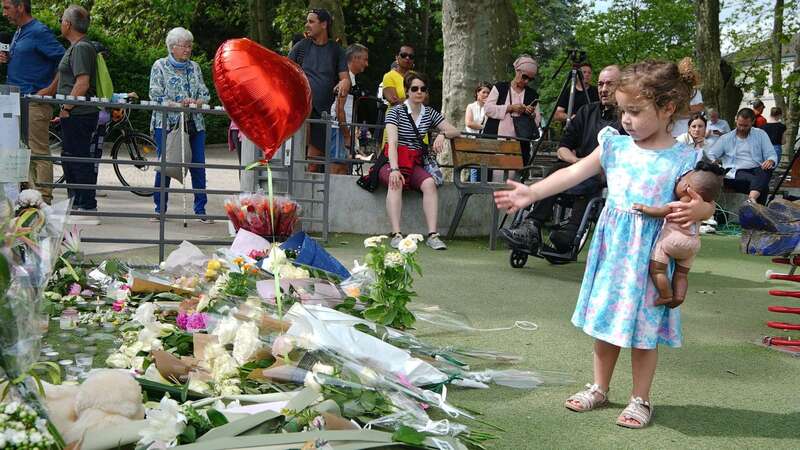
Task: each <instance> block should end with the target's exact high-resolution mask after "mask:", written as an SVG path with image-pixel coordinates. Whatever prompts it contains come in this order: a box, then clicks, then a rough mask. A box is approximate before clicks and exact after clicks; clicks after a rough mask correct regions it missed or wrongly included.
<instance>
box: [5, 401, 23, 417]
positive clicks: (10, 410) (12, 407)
mask: <svg viewBox="0 0 800 450" xmlns="http://www.w3.org/2000/svg"><path fill="white" fill-rule="evenodd" d="M17 409H19V403H17V402H11V403H9V404H7V405H6V409H5V411H4V412H5V413H6V414H9V415H10V414H14V413H15V412H17Z"/></svg>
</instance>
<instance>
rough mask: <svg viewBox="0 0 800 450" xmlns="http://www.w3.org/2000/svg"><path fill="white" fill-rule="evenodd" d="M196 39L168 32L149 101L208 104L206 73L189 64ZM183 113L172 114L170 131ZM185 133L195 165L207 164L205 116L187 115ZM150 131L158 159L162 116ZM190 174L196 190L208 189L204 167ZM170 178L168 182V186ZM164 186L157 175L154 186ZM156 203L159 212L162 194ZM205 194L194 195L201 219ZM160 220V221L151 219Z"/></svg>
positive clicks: (155, 116)
mask: <svg viewBox="0 0 800 450" xmlns="http://www.w3.org/2000/svg"><path fill="white" fill-rule="evenodd" d="M193 42H194V36H192V33H191V32H190V31H189V30H187V29H185V28H181V27H178V28H173V29H172V30H170V31H169V33H167V51H168V55H167V57H166V58H161V59H159V60H157V61H156V62H155V63H153V68H152V69H151V70H150V100H152V101H157V102H168V103H170V104H173V105H176V106H177V105H181V106H188V105H190V104H195V105H198V106H200V105H202V104H204V103H208V100H209V98H210V95H209V92H208V88H207V87H206V85H205V83H204V82H203V74H202V72H200V66H199V65H198V64H197V63H196V62H194V61H190V60H189V58H190V56H191V55H192V44H193ZM180 117H181V116H180V114H178V113H170V114H168V115H167V125H166V128H167V131H169V130H174V129H176V128H178V126H179V124H178V122H179V121H180ZM186 118H187V119H186V128H185V129H186V131H187V132H188V133H189V143H190V145H191V147H192V161H191V162H193V163H205V162H206V155H205V145H206V144H205V141H206V132H205V126H204V124H203V116H202V114H189V115H188V116H186ZM150 130H151V131H152V132H153V138H154V140H155V141H156V145H157V147H158V154H159V157H160V156H161V150H162V149H161V138H162V133H163V132H164V124H163V123H162V114H161V113H160V112H154V113H153V117H152V118H151V120H150ZM189 173H190V174H191V177H192V188H193V189H205V188H206V170H205V169H204V168H199V167H198V168H190V169H189ZM169 182H170V178H167V179H166V183H167V184H166V185H167V187H169ZM159 186H161V174H160V173H156V181H155V187H159ZM153 200H154V201H155V205H156V208H155V209H156V212H159V211H160V206H161V205H160V200H161V197H160V194H159V193H158V192H155V193H154V194H153ZM166 202H167V197H166V196H165V197H164V203H165V204H164V211H166V210H167V205H166ZM207 202H208V197H207V196H206V194H195V195H194V213H195V214H196V215H198V216H205V214H206V203H207ZM151 220H156V221H157V220H158V219H151ZM200 222H202V223H213V220H211V219H206V218H204V217H200Z"/></svg>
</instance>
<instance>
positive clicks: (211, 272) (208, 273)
mask: <svg viewBox="0 0 800 450" xmlns="http://www.w3.org/2000/svg"><path fill="white" fill-rule="evenodd" d="M217 275H218V273H217V271H216V270H211V269H208V270H206V278H208V279H212V278H216V277H217Z"/></svg>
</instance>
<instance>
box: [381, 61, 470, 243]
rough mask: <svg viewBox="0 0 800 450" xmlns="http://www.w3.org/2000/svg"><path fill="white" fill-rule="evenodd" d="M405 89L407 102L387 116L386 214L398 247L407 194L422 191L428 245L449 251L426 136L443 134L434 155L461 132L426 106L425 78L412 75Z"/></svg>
mask: <svg viewBox="0 0 800 450" xmlns="http://www.w3.org/2000/svg"><path fill="white" fill-rule="evenodd" d="M403 87H404V88H405V90H406V93H407V98H406V101H405V102H403V103H400V104H399V105H397V106H394V107H393V108H392V109H390V110H389V112H388V113H387V114H386V133H387V135H388V142H387V144H386V147H384V152H386V155H387V156H388V158H389V164H386V165H384V166H383V167H382V168H381V171H380V180H381V182H382V183H383V184H385V185H386V186H388V187H389V189H388V192H387V193H386V211H387V213H388V214H389V222H390V223H391V226H392V240H391V245H392V247H394V248H397V246H398V245H399V244H400V241H401V240H402V239H403V235H402V233H401V232H400V213H401V211H402V205H403V191H404V190H410V189H414V190H417V191H420V192H422V209H423V211H424V212H425V222H426V223H427V225H428V236H427V239H426V240H425V243H426V244H427V245H428V246H429V247H431V248H432V249H434V250H445V249H447V245H445V243H444V242H442V240H441V238H440V237H439V233H438V232H437V231H436V230H437V214H438V209H439V199H438V196H437V192H436V183H435V182H434V180H433V178H431V175H430V174H429V173H428V172H427V171H425V168H424V167H423V165H422V157H423V154H424V152H425V151H427V149H426V148H425V147H426V146H425V144H424V143H423V142H422V136H424V135H425V134H426V133H428V131H429V130H430V129H432V128H436V129H438V130H439V131H440V132H441V133H440V134H439V135H438V136H437V137H436V140H435V141H434V142H433V146H432V147H433V151H434V152H436V153H439V152H441V151H442V147H443V145H444V140H445V137H447V138H452V137H456V136H458V135H459V131H458V130H457V129H456V128H455V127H454V126H452V125H450V124H449V123H448V122H447V121H446V120H445V119H444V117H442V115H441V114H440V113H439V112H438V111H436V110H435V109H433V108H431V107H430V106H425V99H426V98H427V96H428V94H427V93H428V86H427V80H426V78H425V76H424V75H422V74H420V73H416V72H413V71H411V72H408V73H407V74H406V75H405V77H404V79H403Z"/></svg>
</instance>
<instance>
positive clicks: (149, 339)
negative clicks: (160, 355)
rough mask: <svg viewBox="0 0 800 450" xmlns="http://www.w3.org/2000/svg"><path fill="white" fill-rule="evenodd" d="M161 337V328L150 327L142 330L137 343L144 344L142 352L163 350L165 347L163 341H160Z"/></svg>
mask: <svg viewBox="0 0 800 450" xmlns="http://www.w3.org/2000/svg"><path fill="white" fill-rule="evenodd" d="M159 335H160V333H159V328H157V327H151V326H148V327H145V328H142V329H141V331H139V336H138V338H137V341H138V342H140V343H141V344H142V346H141V351H144V352H150V351H152V350H161V349H162V348H163V347H162V345H161V341H160V340H159V339H158V337H159ZM137 353H138V352H137Z"/></svg>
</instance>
